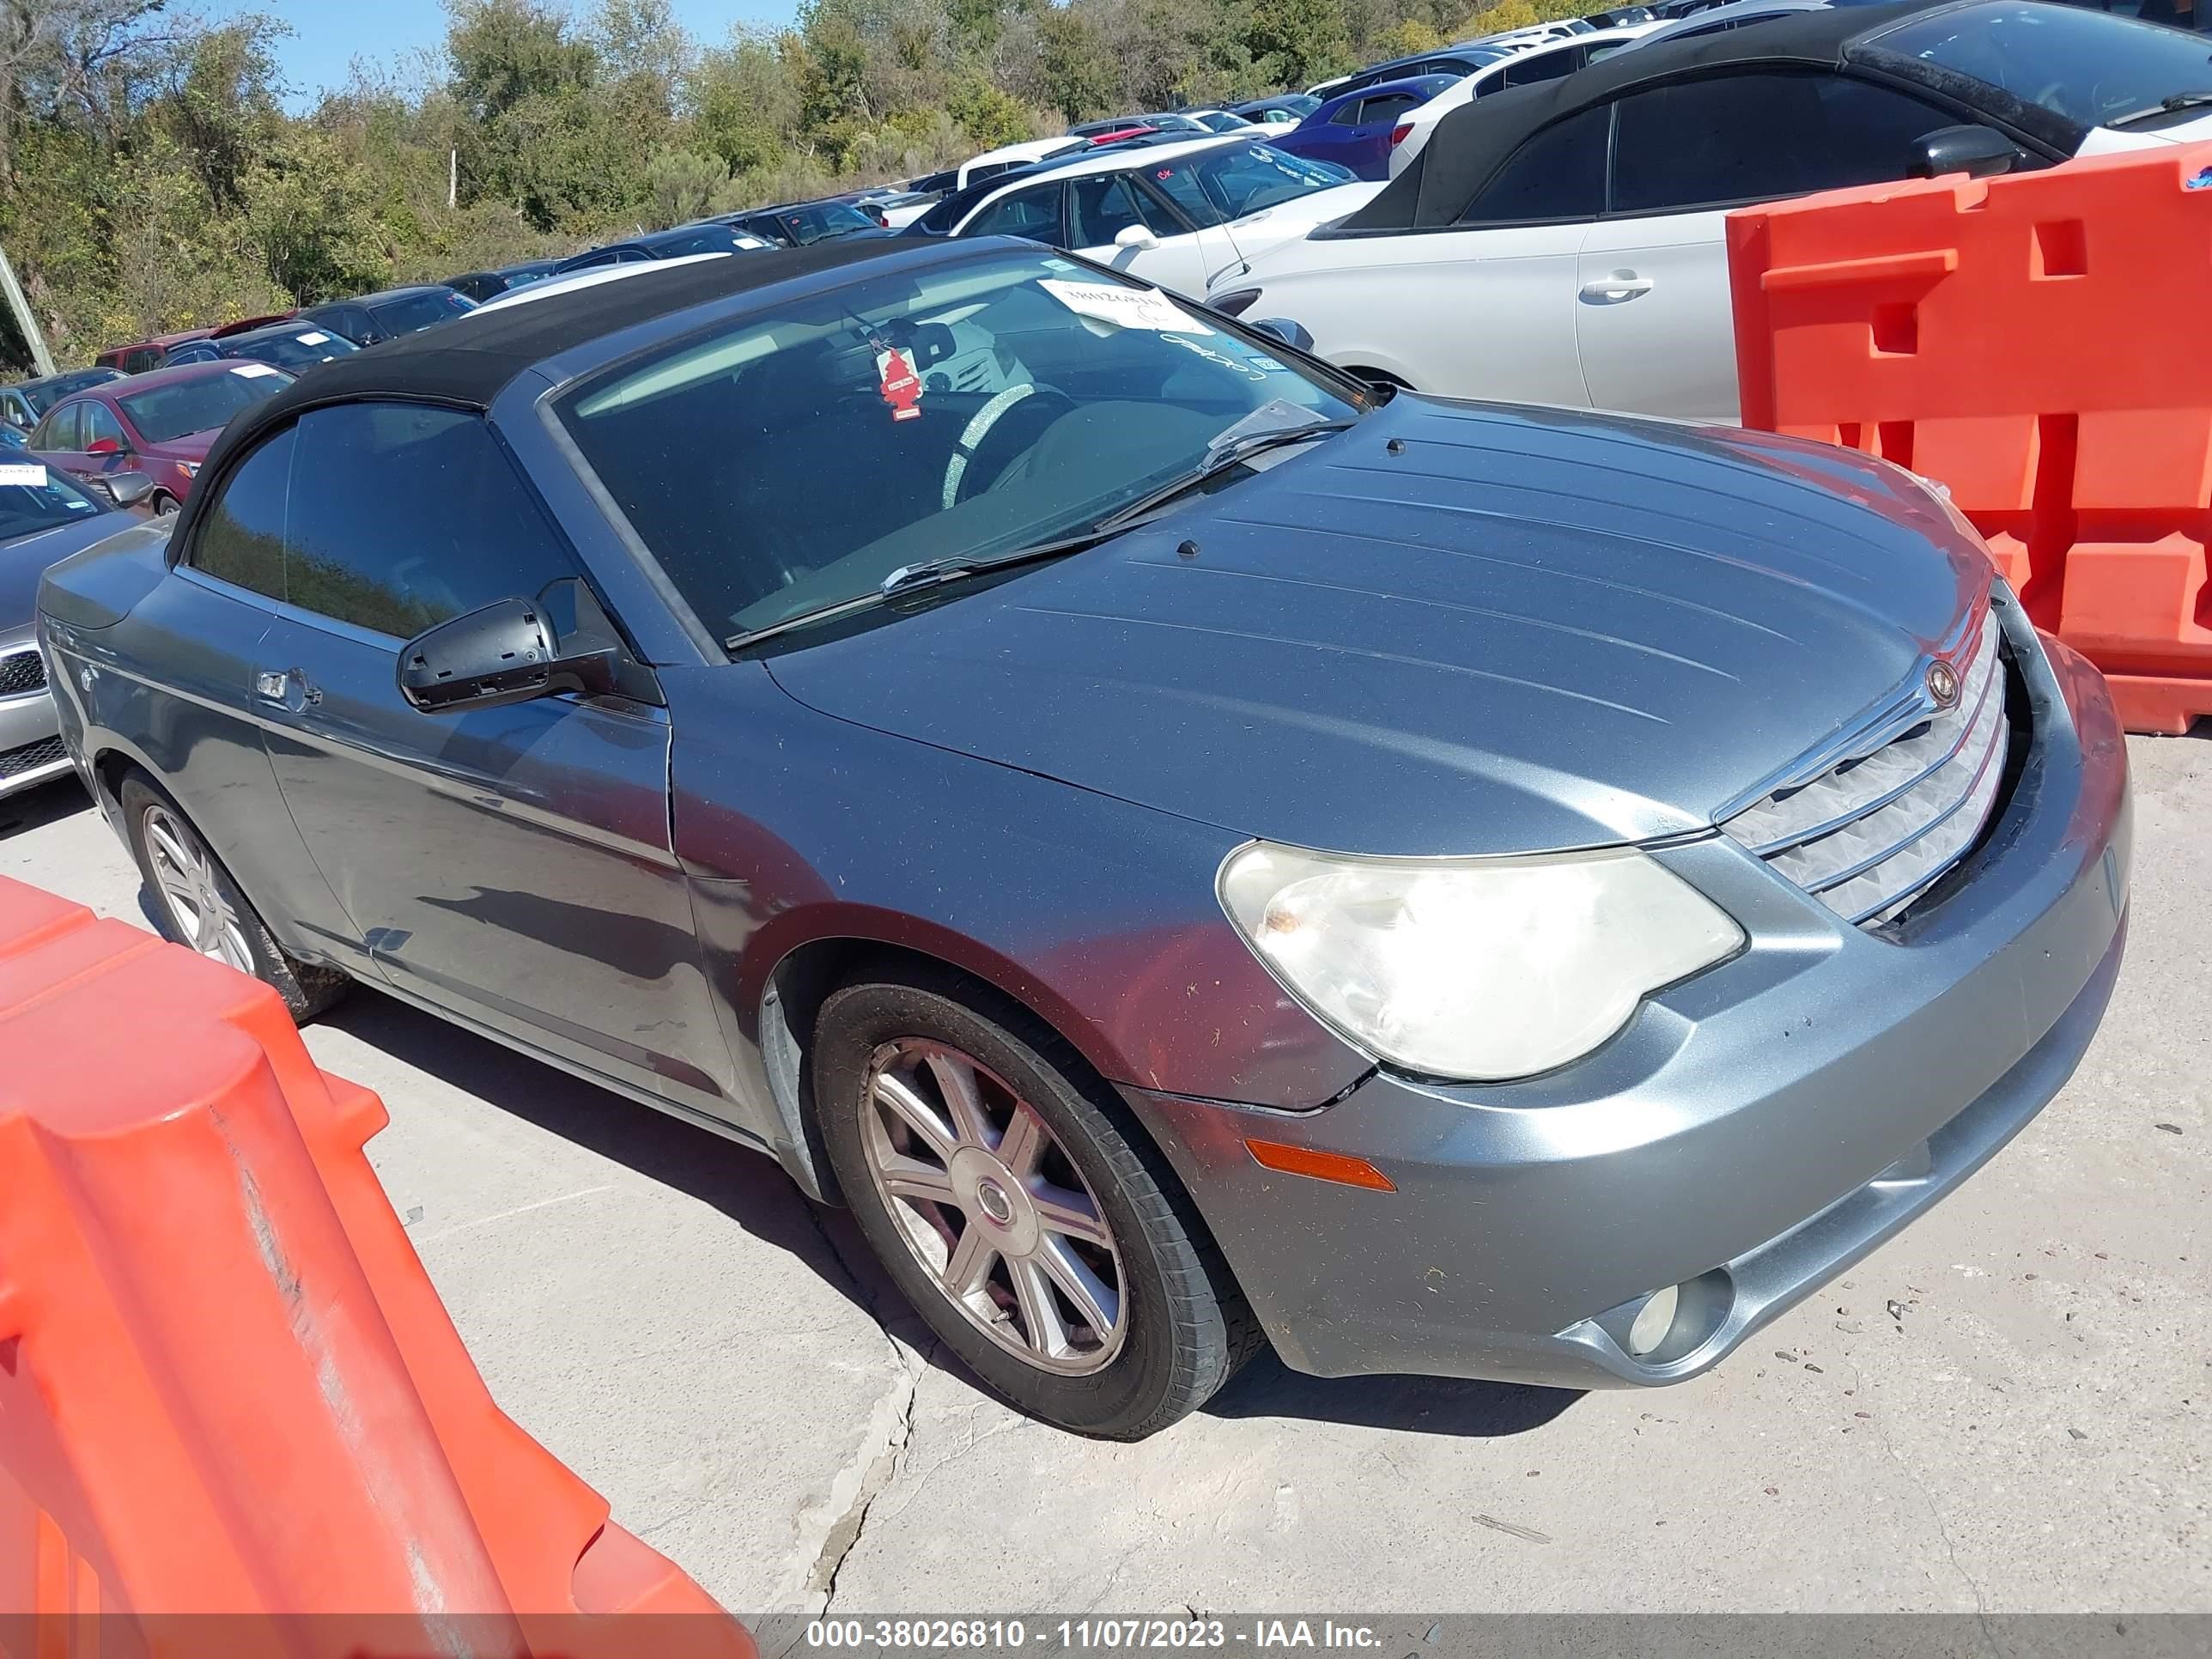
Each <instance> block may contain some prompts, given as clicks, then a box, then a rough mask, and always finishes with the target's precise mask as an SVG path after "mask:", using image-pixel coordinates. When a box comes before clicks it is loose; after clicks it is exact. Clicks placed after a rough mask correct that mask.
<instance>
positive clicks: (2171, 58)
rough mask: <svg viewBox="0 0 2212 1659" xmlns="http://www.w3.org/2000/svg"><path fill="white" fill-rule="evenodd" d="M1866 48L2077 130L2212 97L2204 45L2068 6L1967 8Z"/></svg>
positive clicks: (2211, 64)
mask: <svg viewBox="0 0 2212 1659" xmlns="http://www.w3.org/2000/svg"><path fill="white" fill-rule="evenodd" d="M1868 44H1869V46H1875V47H1876V48H1878V49H1880V50H1881V51H1883V52H1896V53H1898V54H1899V55H1901V56H1903V57H1906V58H1914V59H1917V61H1918V62H1920V63H1923V64H1929V65H1930V66H1932V67H1933V68H1935V69H1937V70H1942V71H1945V72H1946V73H1948V74H1953V75H1964V76H1969V77H1971V78H1972V79H1973V80H1976V81H1979V82H1982V83H1983V84H1984V85H1985V86H1992V87H1996V88H1998V89H2000V90H2001V91H2003V92H2008V93H2010V94H2012V95H2013V96H2014V97H2015V98H2017V99H2019V100H2021V102H2022V103H2027V104H2034V105H2038V106H2041V107H2042V108H2044V109H2046V110H2049V111H2050V112H2051V113H2052V114H2054V115H2057V116H2061V117H2063V118H2065V119H2066V120H2068V121H2070V122H2072V123H2074V124H2075V125H2078V126H2082V127H2096V126H2104V125H2107V124H2109V123H2111V122H2113V121H2125V120H2127V119H2128V118H2129V117H2130V116H2138V117H2141V116H2150V117H2159V116H2163V115H2164V114H2165V112H2164V111H2163V110H2162V109H2161V108H2160V104H2161V102H2162V101H2163V100H2166V99H2167V98H2171V97H2172V96H2173V95H2174V94H2177V93H2188V92H2212V44H2209V43H2208V42H2207V41H2206V40H2205V38H2204V37H2203V35H2201V34H2189V33H2183V32H2181V31H2180V30H2179V29H2170V28H2160V27H2156V26H2155V25H2154V24H2150V23H2144V22H2139V21H2136V19H2134V18H2132V17H2116V16H2114V15H2112V14H2111V13H2109V12H2103V11H2089V10H2086V9H2077V8H2075V7H2072V6H2044V5H2034V4H2016V3H1999V4H1990V5H1981V6H1967V7H1965V8H1963V9H1960V10H1955V11H1942V12H1936V13H1933V14H1931V15H1926V16H1922V17H1915V18H1911V19H1908V20H1907V21H1905V22H1902V23H1899V25H1898V26H1897V27H1895V28H1893V29H1890V30H1887V32H1885V33H1881V34H1878V35H1875V37H1873V39H1872V40H1869V42H1868ZM2188 113H2189V112H2177V113H2176V115H2175V116H2174V118H2175V119H2185V118H2187V114H2188ZM2194 113H2197V114H2200V115H2201V114H2203V110H2202V109H2198V110H2196V111H2195V112H2194Z"/></svg>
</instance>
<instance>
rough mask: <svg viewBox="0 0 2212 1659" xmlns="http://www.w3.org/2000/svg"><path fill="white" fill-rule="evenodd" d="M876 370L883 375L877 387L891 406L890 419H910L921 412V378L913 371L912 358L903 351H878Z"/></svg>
mask: <svg viewBox="0 0 2212 1659" xmlns="http://www.w3.org/2000/svg"><path fill="white" fill-rule="evenodd" d="M876 372H877V374H879V375H881V376H882V377H883V384H882V386H881V387H880V388H879V389H880V390H881V391H882V392H883V395H884V402H885V403H887V404H890V406H891V419H893V420H895V421H911V420H913V419H915V417H916V416H919V415H920V414H921V377H920V376H919V375H917V374H915V372H914V359H913V358H911V357H909V356H907V355H906V353H904V352H903V351H896V350H894V351H878V353H877V354H876Z"/></svg>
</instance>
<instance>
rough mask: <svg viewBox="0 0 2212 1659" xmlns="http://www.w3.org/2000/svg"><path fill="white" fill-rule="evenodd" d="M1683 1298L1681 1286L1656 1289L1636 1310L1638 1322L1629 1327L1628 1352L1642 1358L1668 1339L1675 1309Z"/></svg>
mask: <svg viewBox="0 0 2212 1659" xmlns="http://www.w3.org/2000/svg"><path fill="white" fill-rule="evenodd" d="M1680 1300H1681V1286H1680V1285H1668V1287H1667V1288H1666V1289H1665V1290H1663V1291H1652V1292H1651V1294H1650V1296H1649V1297H1646V1298H1645V1299H1644V1305H1643V1306H1642V1307H1641V1308H1638V1310H1636V1322H1635V1323H1634V1324H1632V1325H1631V1326H1630V1327H1629V1328H1628V1352H1630V1353H1631V1354H1632V1355H1633V1356H1634V1357H1635V1358H1638V1359H1641V1358H1644V1355H1645V1354H1647V1353H1650V1352H1651V1351H1652V1350H1653V1349H1655V1348H1656V1347H1657V1346H1659V1345H1660V1344H1661V1343H1662V1342H1664V1341H1665V1340H1667V1333H1668V1332H1669V1331H1671V1330H1673V1329H1674V1309H1675V1307H1676V1306H1677V1304H1679V1303H1680Z"/></svg>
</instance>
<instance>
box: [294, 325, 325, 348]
mask: <svg viewBox="0 0 2212 1659" xmlns="http://www.w3.org/2000/svg"><path fill="white" fill-rule="evenodd" d="M293 338H294V339H295V340H297V341H298V342H299V343H301V345H321V344H322V343H324V342H325V341H326V340H328V339H329V338H330V336H329V335H327V334H325V333H324V332H323V331H322V330H320V329H319V328H311V329H309V330H308V331H307V332H306V333H305V334H295V335H294V336H293Z"/></svg>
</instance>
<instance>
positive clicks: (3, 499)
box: [0, 459, 100, 542]
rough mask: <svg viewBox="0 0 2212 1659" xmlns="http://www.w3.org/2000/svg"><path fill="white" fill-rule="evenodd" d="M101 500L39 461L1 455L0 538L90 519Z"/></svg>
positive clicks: (10, 539) (1, 540)
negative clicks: (21, 459) (87, 493)
mask: <svg viewBox="0 0 2212 1659" xmlns="http://www.w3.org/2000/svg"><path fill="white" fill-rule="evenodd" d="M99 511H100V504H99V503H98V502H97V501H94V500H93V499H92V498H91V497H90V496H89V495H86V494H85V493H84V491H82V489H78V488H77V487H76V485H75V484H73V483H70V481H69V480H68V479H66V478H64V477H62V475H61V474H60V473H58V472H55V471H49V470H48V469H47V468H46V467H43V466H41V465H39V464H38V463H37V462H35V461H19V460H14V459H0V542H4V541H13V540H15V538H17V537H18V536H33V535H36V534H37V533H38V532H40V531H42V530H52V528H53V527H54V526H56V525H64V524H71V523H74V522H75V521H76V520H79V519H89V518H90V517H92V516H93V514H94V513H97V512H99Z"/></svg>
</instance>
